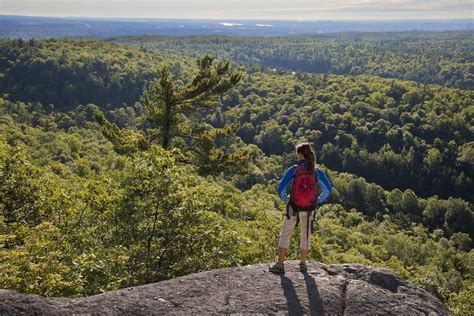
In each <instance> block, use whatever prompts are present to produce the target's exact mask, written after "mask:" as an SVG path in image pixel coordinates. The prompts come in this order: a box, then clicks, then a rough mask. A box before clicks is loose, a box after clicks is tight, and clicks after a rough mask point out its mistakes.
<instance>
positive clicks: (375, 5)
mask: <svg viewBox="0 0 474 316" xmlns="http://www.w3.org/2000/svg"><path fill="white" fill-rule="evenodd" d="M0 15H30V16H57V17H67V16H75V17H78V16H81V17H124V18H125V17H129V18H173V19H220V20H222V19H258V20H296V21H312V20H389V19H390V20H399V19H458V18H464V19H466V18H468V19H473V20H474V0H194V1H192V0H0Z"/></svg>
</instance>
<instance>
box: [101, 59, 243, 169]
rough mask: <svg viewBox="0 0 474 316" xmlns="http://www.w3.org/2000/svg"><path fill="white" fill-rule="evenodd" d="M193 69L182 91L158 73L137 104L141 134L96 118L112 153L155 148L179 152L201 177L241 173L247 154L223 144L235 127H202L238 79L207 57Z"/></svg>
mask: <svg viewBox="0 0 474 316" xmlns="http://www.w3.org/2000/svg"><path fill="white" fill-rule="evenodd" d="M197 65H198V67H199V71H198V73H197V74H196V76H195V77H194V78H193V80H191V81H190V82H189V83H187V84H181V85H180V84H179V83H178V81H176V80H175V79H174V78H173V73H172V72H171V71H170V69H169V67H168V66H167V65H165V66H163V67H162V68H161V69H159V70H158V79H157V80H156V81H154V82H152V83H151V84H150V85H149V86H148V87H147V88H146V89H145V90H144V91H143V94H142V97H141V100H140V101H141V103H142V104H143V105H144V106H145V108H146V110H147V113H146V119H147V121H148V122H149V124H150V127H149V128H147V129H146V131H145V133H142V132H134V131H130V130H127V131H124V130H122V129H120V128H119V127H117V126H116V125H115V124H114V123H111V122H109V121H107V120H106V119H105V117H104V116H103V114H102V113H100V112H99V113H96V114H95V117H96V120H97V121H98V122H99V124H100V125H101V126H102V127H103V134H104V136H106V137H107V138H108V139H109V140H110V141H111V142H112V143H113V144H114V149H115V150H116V151H117V152H119V153H122V154H131V153H133V152H136V151H140V150H147V149H148V148H149V147H150V145H151V143H158V144H159V145H161V147H163V148H164V149H173V148H179V149H181V154H182V155H181V160H182V161H184V162H188V163H191V164H194V165H196V166H197V167H198V168H199V169H198V170H199V171H200V172H201V173H205V174H209V173H219V172H221V171H224V170H229V169H235V168H237V169H238V170H240V171H242V170H243V169H245V168H246V166H247V163H248V161H249V159H250V150H248V149H246V148H237V146H235V144H232V143H230V142H229V141H228V140H227V139H228V138H229V137H235V136H234V135H235V132H236V130H237V128H238V126H237V125H228V126H225V127H223V128H214V127H213V126H211V125H210V124H208V123H207V122H205V119H206V114H208V113H209V111H210V110H211V109H214V108H216V107H217V106H218V105H219V99H218V97H219V95H221V94H223V93H225V92H227V91H229V90H230V89H232V88H233V87H234V86H235V85H236V84H237V83H238V82H239V81H240V80H241V78H242V73H241V72H232V71H231V70H230V67H229V66H230V65H229V62H228V61H226V62H222V61H217V60H215V58H214V57H212V56H209V55H205V56H204V57H202V58H198V59H197ZM145 140H146V141H147V142H148V144H145V143H144V141H145ZM231 147H232V148H231Z"/></svg>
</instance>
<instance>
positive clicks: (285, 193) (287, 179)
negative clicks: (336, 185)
mask: <svg viewBox="0 0 474 316" xmlns="http://www.w3.org/2000/svg"><path fill="white" fill-rule="evenodd" d="M295 164H298V165H303V164H304V160H298V161H297V162H296V163H295ZM316 172H317V177H318V204H321V203H323V202H324V201H326V200H327V198H328V197H329V195H330V194H331V192H332V186H331V183H330V182H329V180H328V178H327V177H326V173H324V171H322V170H321V169H319V168H317V167H316V168H315V169H314V173H315V174H316ZM295 173H296V166H294V165H293V166H291V167H290V168H288V170H286V172H285V174H284V175H283V178H282V179H281V180H280V181H279V182H278V194H279V195H280V199H282V201H284V202H288V200H289V194H290V191H291V184H292V180H293V177H294V175H295Z"/></svg>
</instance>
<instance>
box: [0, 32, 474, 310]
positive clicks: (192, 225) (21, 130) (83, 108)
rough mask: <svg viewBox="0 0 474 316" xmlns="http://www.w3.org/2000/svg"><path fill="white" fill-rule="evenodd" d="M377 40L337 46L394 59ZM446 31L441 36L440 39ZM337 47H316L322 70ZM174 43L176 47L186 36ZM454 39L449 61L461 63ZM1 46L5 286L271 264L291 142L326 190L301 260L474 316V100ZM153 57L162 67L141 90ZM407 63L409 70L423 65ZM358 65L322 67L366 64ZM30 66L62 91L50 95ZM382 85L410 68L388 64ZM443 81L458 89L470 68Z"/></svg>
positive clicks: (39, 45)
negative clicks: (306, 145)
mask: <svg viewBox="0 0 474 316" xmlns="http://www.w3.org/2000/svg"><path fill="white" fill-rule="evenodd" d="M354 36H355V35H354ZM367 36H368V35H367ZM384 36H385V35H380V37H378V35H377V36H376V35H373V37H370V36H368V37H365V36H364V37H363V38H362V39H361V41H359V42H358V44H356V43H357V42H354V41H353V40H352V39H351V40H350V43H351V44H350V46H347V47H348V50H349V51H351V50H352V52H351V53H350V54H351V55H352V56H358V54H360V52H364V54H365V55H367V52H366V51H365V50H366V49H368V48H370V49H371V51H373V53H374V55H377V54H380V53H384V54H386V55H387V54H388V55H387V59H386V60H387V62H388V61H391V62H393V61H394V60H398V58H399V55H397V54H392V53H387V49H389V48H390V49H392V48H393V47H392V45H394V44H393V43H395V42H396V41H397V40H400V38H398V37H397V36H402V35H397V36H395V39H393V40H390V41H388V42H387V43H385V44H384V41H385V40H386V39H384V41H381V39H382V38H384ZM403 36H406V37H403ZM403 36H402V38H405V39H407V38H408V39H410V43H411V44H410V47H411V48H410V49H411V50H410V54H415V55H416V54H420V55H421V57H420V58H421V60H423V59H426V58H428V57H426V56H427V55H426V54H425V53H427V52H429V51H431V52H432V51H433V47H431V48H427V49H426V50H424V49H423V48H421V47H420V43H425V42H426V37H425V36H426V35H422V34H418V36H419V37H416V36H415V35H413V34H411V35H403ZM445 36H446V35H443V34H439V35H437V36H436V38H438V40H439V41H440V42H442V43H445V42H449V40H448V39H447V38H445ZM453 36H454V35H453ZM456 36H457V37H458V38H457V40H459V39H460V38H461V39H462V35H461V33H458V34H455V36H454V37H453V38H456ZM411 37H413V38H411ZM343 38H344V37H341V38H337V39H334V41H333V42H331V44H329V43H328V45H329V46H328V47H326V48H327V49H328V54H326V56H329V57H330V59H331V60H333V58H334V56H333V55H331V54H332V53H331V52H333V49H335V51H339V48H338V47H339V46H338V45H340V43H339V42H338V41H342V40H343ZM138 40H140V39H138ZM202 40H203V39H202V38H197V39H196V43H199V41H202ZM228 40H229V43H233V41H237V40H238V41H240V43H241V44H242V45H243V43H245V42H246V41H248V42H252V41H254V40H253V39H243V38H241V39H236V38H229V39H228ZM319 40H321V41H322V40H323V39H322V38H320V39H314V41H316V42H317V41H319ZM163 41H164V42H166V41H172V39H166V40H165V39H163ZM183 41H184V42H183V43H185V45H184V46H183V47H184V48H183V49H186V47H187V46H186V45H189V41H190V40H189V39H187V38H183ZM314 41H313V40H311V41H310V40H309V39H308V42H306V41H304V42H302V43H301V45H302V46H298V45H296V44H297V43H292V42H291V40H289V39H265V40H262V45H267V44H268V43H279V44H281V45H282V46H281V47H282V48H284V47H286V46H285V45H289V44H288V43H292V45H293V44H294V45H295V47H307V45H313V44H314V43H315V42H314ZM324 41H331V37H326V38H325V39H324ZM462 41H467V42H469V40H466V39H462ZM463 43H464V42H463ZM150 45H154V43H150ZM196 45H197V44H196ZM226 45H227V44H226ZM232 45H233V44H232ZM268 45H270V44H268ZM272 45H273V44H272ZM364 45H365V46H364ZM443 45H445V44H443ZM443 45H441V44H440V47H444V46H443ZM463 45H464V44H463ZM463 45H460V46H459V47H453V48H452V50H451V53H452V55H451V57H450V58H453V59H456V58H457V56H458V55H457V54H467V53H465V52H463V48H462V47H463ZM223 46H224V48H223V49H225V50H227V48H226V47H225V45H223ZM0 47H2V48H1V54H0V57H1V58H2V59H1V60H0V68H1V69H3V70H4V71H5V69H8V70H7V71H5V76H4V77H3V79H2V80H4V79H5V78H6V79H7V80H6V81H2V89H5V91H4V92H6V93H8V95H7V94H3V95H2V97H1V98H0V287H2V288H8V289H16V290H19V291H22V292H26V293H37V294H43V295H48V296H72V297H74V296H83V295H91V294H97V293H101V292H104V291H110V290H115V289H119V288H123V287H127V286H133V285H139V284H145V283H149V282H155V281H159V280H164V279H169V278H173V277H176V276H180V275H185V274H188V273H193V272H197V271H203V270H208V269H213V268H221V267H228V266H237V265H245V264H252V263H261V262H268V261H273V260H274V259H275V255H276V250H277V249H276V248H277V240H278V234H279V230H280V227H281V221H282V219H283V213H284V205H283V203H281V202H280V201H279V199H278V196H277V194H276V191H275V187H276V185H277V180H278V179H279V178H280V177H281V175H282V172H283V170H284V169H286V168H287V167H288V166H289V165H290V162H291V161H293V159H294V152H293V151H294V148H293V146H294V144H295V142H297V141H299V140H309V141H311V142H313V143H314V145H315V148H316V153H317V155H318V162H319V167H320V168H322V169H324V170H325V171H326V173H327V174H328V175H329V177H330V180H331V183H332V184H333V186H334V192H333V195H332V198H331V202H332V204H327V205H324V206H322V207H320V208H319V211H318V214H317V221H316V232H315V233H314V235H313V236H312V249H311V258H312V259H313V260H318V261H321V262H325V263H341V262H355V263H362V264H370V265H376V266H382V267H386V268H389V269H390V270H392V271H394V272H395V273H397V274H399V275H400V276H402V277H404V278H406V279H408V280H409V281H411V282H414V283H415V284H417V285H419V286H422V287H424V288H425V289H427V290H428V291H430V292H431V293H433V294H434V295H436V296H438V297H439V298H440V299H441V300H443V301H444V302H445V303H446V304H448V306H449V307H450V309H451V310H452V311H453V312H455V313H456V314H459V315H463V314H469V313H470V311H472V306H473V305H472V304H473V303H472V302H473V301H472V297H473V295H472V292H473V287H472V284H473V282H472V280H473V276H472V267H473V266H474V265H473V264H472V262H473V251H472V242H473V238H474V237H473V236H474V232H473V227H474V224H473V223H474V211H473V206H472V201H471V199H472V194H471V192H470V187H471V184H472V177H473V174H472V159H471V158H472V157H471V156H472V122H473V118H474V116H473V115H472V114H473V112H472V108H473V107H472V98H473V95H472V91H469V90H468V91H463V90H458V89H449V88H443V87H439V86H435V85H423V84H418V83H415V82H407V81H401V80H393V79H381V78H376V77H371V76H334V75H309V74H295V75H289V74H287V73H285V72H282V71H273V70H270V71H268V70H265V69H264V68H262V71H259V69H258V67H252V68H248V69H247V75H246V76H245V77H242V79H241V80H239V85H238V86H236V87H235V89H232V90H228V89H227V88H229V86H233V84H232V80H234V81H235V80H236V78H234V79H232V75H231V76H227V75H225V74H230V73H233V70H234V69H236V66H235V64H229V63H222V62H217V61H216V60H214V59H213V58H210V57H205V58H202V59H199V60H198V63H197V65H194V64H193V63H191V62H190V60H189V59H187V58H184V57H178V56H171V55H167V54H163V53H159V54H155V53H152V52H148V51H146V50H144V49H136V48H126V47H121V46H116V45H109V44H104V43H101V42H96V41H87V42H85V41H71V40H61V41H60V40H51V41H39V42H32V43H28V44H25V45H22V46H19V45H18V43H17V42H16V41H2V43H1V45H0ZM323 47H324V45H323ZM366 47H368V48H366ZM374 47H379V48H380V50H377V49H374ZM406 47H407V46H405V47H401V48H400V49H401V51H405V50H407V48H406ZM445 48H446V47H445ZM445 48H443V49H445ZM170 49H174V48H173V47H170ZM318 49H319V48H318ZM266 50H267V48H265V50H263V49H262V50H260V49H259V48H258V46H257V48H256V52H255V53H252V54H263V53H264V52H265V51H266ZM357 50H361V51H360V52H358V51H357ZM196 51H199V50H196ZM454 52H455V53H454ZM283 53H284V54H283ZM301 53H302V52H301V51H295V54H298V55H299V54H301ZM329 53H331V54H329ZM245 54H246V53H245V51H242V52H241V55H242V56H244V55H245ZM292 54H293V53H292V51H291V50H288V51H286V50H285V51H284V52H282V57H281V58H283V59H285V58H288V57H287V55H288V56H291V58H293V57H294V55H292ZM341 54H342V52H341ZM269 55H270V56H271V54H269ZM344 56H346V55H345V53H344V54H342V55H341V57H337V58H345V57H344ZM367 56H371V55H367ZM377 56H378V55H377ZM433 56H439V54H438V55H436V54H434V55H433ZM466 56H469V55H466ZM357 58H358V57H357ZM429 58H431V57H429ZM429 58H428V60H429ZM433 58H435V57H433ZM101 59H103V60H104V61H102V60H101ZM337 60H339V59H337ZM466 60H467V59H466ZM27 61H31V62H27ZM302 61H304V59H302ZM368 62H369V64H370V65H371V67H372V66H374V65H379V66H380V65H381V64H382V63H381V62H380V61H379V62H376V61H375V60H374V61H368ZM163 63H167V64H168V65H171V66H170V67H169V69H168V70H166V69H164V70H162V71H163V73H162V74H161V75H160V76H159V78H158V81H153V80H154V79H155V76H156V73H155V72H154V71H153V69H156V67H157V66H158V65H162V64H163ZM439 63H443V65H444V66H446V67H449V65H448V64H449V62H446V61H442V60H440V61H439ZM466 63H469V61H468V60H467V61H466ZM302 64H304V63H302ZM340 64H341V65H343V63H340ZM354 65H355V64H354ZM321 66H324V63H321ZM346 66H347V65H346ZM388 66H390V67H392V68H393V69H398V68H397V67H398V64H394V65H387V64H383V65H381V66H380V67H378V68H377V69H378V70H377V71H381V70H380V69H387V68H386V67H388ZM405 66H406V75H407V76H408V75H410V76H411V75H413V74H414V73H418V72H419V70H420V69H413V67H412V66H413V65H411V66H410V65H405ZM409 66H410V67H412V68H409ZM458 66H459V67H462V65H457V66H456V67H458ZM2 67H3V68H2ZM35 67H37V68H35ZM331 67H332V66H331ZM334 67H336V66H334ZM351 67H352V66H351ZM362 68H364V67H363V64H357V65H356V66H354V67H352V68H351V69H350V70H348V69H349V68H348V69H346V70H341V69H339V70H337V69H336V68H334V69H331V70H328V71H334V72H337V71H341V72H343V73H344V71H349V72H351V73H358V71H360V72H364V73H366V72H369V73H370V72H371V71H375V70H374V69H375V68H370V67H369V68H370V69H369V70H368V69H362ZM38 69H39V70H41V71H46V73H48V74H53V75H54V76H56V78H60V79H61V80H59V81H58V80H56V81H57V82H55V83H54V84H53V82H52V81H48V80H49V79H48V80H47V79H45V78H42V77H40V76H39V75H38V72H37V71H36V70H38ZM410 69H411V70H410ZM451 69H452V71H453V72H459V70H456V69H455V68H451ZM231 70H232V71H231ZM48 71H49V72H48ZM394 71H395V70H394ZM26 72H31V74H30V73H26ZM58 73H60V74H59V75H58ZM433 73H435V72H431V70H430V71H429V74H426V76H425V77H423V78H425V79H423V80H426V81H430V80H431V79H430V78H431V76H432V74H433ZM66 74H69V75H70V76H69V75H66ZM380 74H381V73H379V75H380ZM221 75H222V76H223V77H225V78H226V79H225V80H223V81H218V80H217V78H219V76H221ZM382 75H384V74H383V73H382ZM445 75H446V78H445V79H448V77H449V72H447V73H445ZM62 76H66V77H67V78H69V79H65V77H62ZM222 76H221V77H222ZM390 76H392V75H390ZM394 76H402V77H403V76H404V75H403V74H402V73H401V72H399V69H398V70H396V72H395V73H394ZM456 76H457V75H456ZM20 77H21V78H20ZM38 78H42V79H41V80H42V81H41V82H40V81H38V80H39V79H38ZM124 78H128V79H124ZM190 78H191V79H190ZM43 79H44V80H43ZM68 80H69V81H68ZM110 80H112V82H115V80H118V81H120V80H122V81H121V82H122V84H121V86H120V87H119V86H117V85H115V84H111V83H110ZM160 80H162V82H161V83H160ZM417 80H418V79H417ZM423 80H420V81H423ZM443 80H444V79H443ZM455 80H456V84H455V86H462V85H465V84H466V83H469V75H467V76H466V77H465V80H464V81H459V79H455ZM101 81H102V82H103V83H104V85H102V84H99V85H98V86H97V85H96V84H97V83H98V82H101ZM152 82H153V83H152ZM430 82H431V81H430ZM449 82H450V81H449V80H447V81H446V80H444V81H442V83H444V84H446V85H453V84H452V83H449ZM70 84H72V85H73V86H72V87H66V86H68V85H70ZM147 84H148V86H147ZM97 87H100V88H101V89H97ZM113 87H115V88H113ZM145 87H148V89H146V92H145V93H144V94H143V98H142V100H141V101H142V102H136V101H138V99H139V97H140V95H142V94H141V93H142V89H143V88H145ZM163 88H166V89H165V90H163ZM84 89H85V90H84ZM130 89H131V90H130ZM38 90H39V91H42V92H44V93H41V95H39V94H38V93H36V92H37V91H38ZM35 91H36V92H35ZM163 91H168V92H169V93H170V94H169V96H171V95H173V96H174V97H173V98H175V99H174V100H175V101H176V100H178V101H179V100H181V101H183V100H187V101H189V102H187V101H186V102H184V101H183V103H179V102H177V101H176V102H177V103H176V104H175V106H176V107H175V109H176V110H177V111H178V109H179V111H178V112H176V113H177V114H176V116H175V117H174V119H173V120H171V121H170V122H171V123H172V124H171V125H170V127H172V128H170V129H169V131H170V136H172V137H170V138H169V140H170V142H169V146H167V147H168V149H167V150H165V149H164V148H163V146H161V145H163V139H164V138H163V131H164V130H163V126H164V123H165V115H164V113H165V112H163V109H166V107H165V106H164V103H160V102H162V101H160V100H164V99H163V97H165V96H167V95H168V92H167V93H163ZM205 91H208V92H209V93H211V92H212V93H211V94H212V95H215V94H214V93H217V94H220V96H219V97H210V98H207V96H205V95H206V92H205ZM223 91H226V93H221V92H223ZM65 92H68V93H69V94H68V93H65ZM66 96H69V97H68V98H66ZM209 96H210V95H209ZM129 97H130V98H129ZM146 98H148V101H149V102H148V103H146V101H144V100H145V99H146ZM160 98H161V99H160ZM21 100H24V101H21ZM38 101H41V102H38ZM89 101H91V102H92V101H93V102H94V103H96V104H97V105H95V104H91V103H88V102H89ZM50 102H51V103H50ZM121 102H127V103H128V104H123V105H121V106H118V105H119V104H120V103H121ZM78 103H83V104H79V105H77V106H72V105H74V104H78ZM108 103H110V104H111V105H107V104H108ZM160 104H161V105H160ZM161 106H163V107H161ZM150 118H151V120H149V119H150ZM173 124H174V125H173ZM101 127H105V128H104V129H103V130H102V131H101ZM160 144H161V145H160ZM326 166H327V167H326ZM222 170H225V172H222ZM349 172H350V173H349ZM298 243H299V234H298V233H297V232H295V233H294V234H293V237H292V240H291V246H290V251H289V258H292V259H296V258H298V255H299V254H298V252H299V249H298V246H297V245H298Z"/></svg>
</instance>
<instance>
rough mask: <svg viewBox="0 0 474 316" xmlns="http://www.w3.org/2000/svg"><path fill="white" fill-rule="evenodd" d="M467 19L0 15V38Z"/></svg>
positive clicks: (426, 24)
mask: <svg viewBox="0 0 474 316" xmlns="http://www.w3.org/2000/svg"><path fill="white" fill-rule="evenodd" d="M473 29H474V26H473V24H472V21H471V20H443V21H439V20H408V21H303V22H297V21H268V20H180V19H168V20H167V19H120V18H85V17H66V18H57V17H56V18H55V17H34V16H11V15H0V38H18V37H21V38H23V39H29V38H35V39H41V38H57V37H70V36H87V37H109V36H119V35H144V34H148V35H172V36H181V35H251V36H285V35H295V34H320V33H334V32H348V31H351V32H395V31H437V32H439V31H472V30H473Z"/></svg>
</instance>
